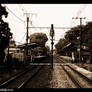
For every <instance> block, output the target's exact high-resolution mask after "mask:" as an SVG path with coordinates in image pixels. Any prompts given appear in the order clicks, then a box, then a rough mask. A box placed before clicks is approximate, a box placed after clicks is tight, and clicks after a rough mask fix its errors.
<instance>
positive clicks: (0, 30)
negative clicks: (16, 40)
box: [0, 4, 12, 64]
mask: <svg viewBox="0 0 92 92" xmlns="http://www.w3.org/2000/svg"><path fill="white" fill-rule="evenodd" d="M3 15H4V16H5V17H7V16H8V12H7V11H6V9H5V7H3V6H2V5H1V4H0V63H1V64H2V63H3V60H4V56H5V52H4V50H5V49H6V48H7V46H8V44H9V39H11V38H12V33H11V32H10V28H9V25H8V23H6V22H4V21H3V19H2V16H3Z"/></svg>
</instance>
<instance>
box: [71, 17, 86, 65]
mask: <svg viewBox="0 0 92 92" xmlns="http://www.w3.org/2000/svg"><path fill="white" fill-rule="evenodd" d="M85 18H86V17H76V18H72V19H79V20H80V28H81V31H80V33H79V35H80V47H79V62H80V63H81V32H82V19H85Z"/></svg>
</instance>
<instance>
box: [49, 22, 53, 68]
mask: <svg viewBox="0 0 92 92" xmlns="http://www.w3.org/2000/svg"><path fill="white" fill-rule="evenodd" d="M50 36H51V57H52V59H51V63H52V69H53V45H54V42H53V37H54V28H53V24H51V29H50Z"/></svg>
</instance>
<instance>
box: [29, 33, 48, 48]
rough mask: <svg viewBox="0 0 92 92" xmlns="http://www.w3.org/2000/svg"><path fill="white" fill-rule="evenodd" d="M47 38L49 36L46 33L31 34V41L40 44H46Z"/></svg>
mask: <svg viewBox="0 0 92 92" xmlns="http://www.w3.org/2000/svg"><path fill="white" fill-rule="evenodd" d="M47 40H48V38H47V36H46V34H44V33H34V34H32V35H30V43H37V44H39V45H40V46H45V43H46V41H47Z"/></svg>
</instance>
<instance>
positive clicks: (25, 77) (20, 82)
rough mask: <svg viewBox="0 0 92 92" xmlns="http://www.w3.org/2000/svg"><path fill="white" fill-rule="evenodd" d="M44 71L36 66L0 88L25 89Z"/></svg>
mask: <svg viewBox="0 0 92 92" xmlns="http://www.w3.org/2000/svg"><path fill="white" fill-rule="evenodd" d="M41 69H42V66H34V67H32V68H30V69H28V70H26V71H24V72H23V73H21V74H19V75H17V76H14V77H12V78H10V79H9V80H7V81H5V82H4V83H2V84H1V85H0V88H18V89H21V88H24V87H25V86H26V85H27V84H28V82H29V81H31V80H32V78H33V77H35V76H36V75H37V73H38V72H39V71H40V70H41Z"/></svg>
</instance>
